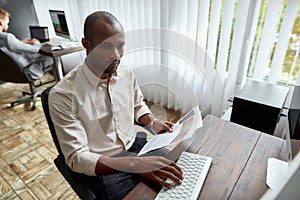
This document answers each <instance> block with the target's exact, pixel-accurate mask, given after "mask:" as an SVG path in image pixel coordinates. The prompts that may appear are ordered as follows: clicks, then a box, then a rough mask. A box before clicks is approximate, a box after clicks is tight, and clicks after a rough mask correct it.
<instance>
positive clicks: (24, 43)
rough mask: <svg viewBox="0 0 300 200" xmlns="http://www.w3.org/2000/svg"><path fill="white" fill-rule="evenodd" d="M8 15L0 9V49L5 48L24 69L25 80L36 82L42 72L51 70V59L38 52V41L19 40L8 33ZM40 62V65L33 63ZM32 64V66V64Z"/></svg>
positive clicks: (39, 45)
mask: <svg viewBox="0 0 300 200" xmlns="http://www.w3.org/2000/svg"><path fill="white" fill-rule="evenodd" d="M9 16H10V14H9V13H8V12H7V11H5V10H3V9H1V8H0V47H1V48H6V49H7V50H8V51H9V53H10V55H11V56H12V57H13V58H15V60H16V61H17V62H19V63H21V65H22V66H23V67H24V68H25V67H27V66H29V65H31V66H30V68H26V70H27V71H25V72H24V73H25V74H26V76H28V77H27V78H29V79H32V80H36V79H39V78H40V77H42V76H43V74H44V72H46V71H49V70H51V69H52V66H51V65H52V64H53V59H52V58H51V57H49V56H45V55H42V54H40V53H38V52H39V50H40V48H41V44H39V40H38V39H35V38H33V39H30V38H25V39H23V40H19V39H18V38H16V36H14V35H13V34H12V33H8V32H7V30H8V28H9ZM35 61H40V63H41V65H38V64H36V63H34V62H35ZM32 63H34V64H32Z"/></svg>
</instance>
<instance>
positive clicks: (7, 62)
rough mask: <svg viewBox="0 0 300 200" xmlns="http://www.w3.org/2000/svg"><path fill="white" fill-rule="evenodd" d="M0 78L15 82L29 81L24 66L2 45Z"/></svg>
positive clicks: (0, 48)
mask: <svg viewBox="0 0 300 200" xmlns="http://www.w3.org/2000/svg"><path fill="white" fill-rule="evenodd" d="M0 60H1V62H0V79H1V80H3V81H6V82H13V83H29V82H30V81H29V80H28V79H27V77H26V76H25V74H24V72H23V67H22V66H20V65H19V63H18V62H16V61H15V60H14V59H13V57H12V56H11V55H10V54H9V51H8V50H7V49H6V48H5V47H0Z"/></svg>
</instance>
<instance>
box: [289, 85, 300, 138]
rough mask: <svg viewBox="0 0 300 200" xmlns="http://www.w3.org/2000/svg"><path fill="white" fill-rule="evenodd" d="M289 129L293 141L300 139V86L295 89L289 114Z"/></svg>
mask: <svg viewBox="0 0 300 200" xmlns="http://www.w3.org/2000/svg"><path fill="white" fill-rule="evenodd" d="M288 118H289V128H290V133H291V138H292V139H298V140H299V139H300V86H295V87H294V92H293V96H292V100H291V104H290V106H289V112H288Z"/></svg>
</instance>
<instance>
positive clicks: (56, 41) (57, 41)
mask: <svg viewBox="0 0 300 200" xmlns="http://www.w3.org/2000/svg"><path fill="white" fill-rule="evenodd" d="M44 44H49V45H51V46H60V47H61V48H63V49H67V48H71V47H77V46H81V42H79V41H71V40H67V39H65V38H51V40H50V41H48V42H45V43H44Z"/></svg>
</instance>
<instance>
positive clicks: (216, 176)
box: [125, 115, 286, 200]
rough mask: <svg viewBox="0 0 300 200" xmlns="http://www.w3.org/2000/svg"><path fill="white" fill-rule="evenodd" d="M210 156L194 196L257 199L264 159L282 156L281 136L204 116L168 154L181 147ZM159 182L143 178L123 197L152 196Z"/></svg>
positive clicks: (263, 175) (262, 185)
mask: <svg viewBox="0 0 300 200" xmlns="http://www.w3.org/2000/svg"><path fill="white" fill-rule="evenodd" d="M185 150H187V151H189V152H194V153H198V154H201V155H207V156H210V157H212V158H213V160H212V165H211V168H210V170H209V173H208V175H207V177H206V180H205V182H204V185H203V188H202V191H201V193H200V195H199V198H198V199H259V198H260V197H261V196H262V195H263V194H264V192H265V191H266V190H267V189H268V187H267V185H266V171H267V159H268V158H269V157H274V158H279V159H282V160H286V159H285V157H286V156H285V155H286V148H285V141H284V140H283V139H280V138H277V137H274V136H271V135H268V134H264V133H261V132H258V131H255V130H253V129H249V128H246V127H243V126H240V125H237V124H235V123H232V122H228V121H224V120H222V119H219V118H216V117H213V116H210V115H209V116H207V117H205V119H204V120H203V127H201V128H200V129H198V130H197V132H196V134H194V136H193V137H192V138H191V139H189V140H185V141H183V142H181V143H180V144H179V145H177V146H176V148H175V149H173V150H172V151H171V152H170V154H169V155H168V157H169V158H170V159H174V160H175V159H177V158H178V157H179V155H180V153H181V152H182V151H185ZM159 189H160V186H159V185H158V184H156V183H154V182H150V181H148V180H144V181H142V182H140V183H139V184H138V185H137V186H136V187H135V188H134V189H133V190H132V191H131V192H130V193H129V194H128V195H127V196H126V197H125V199H128V200H129V199H130V200H132V199H154V198H155V196H156V194H157V192H158V191H159Z"/></svg>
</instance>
